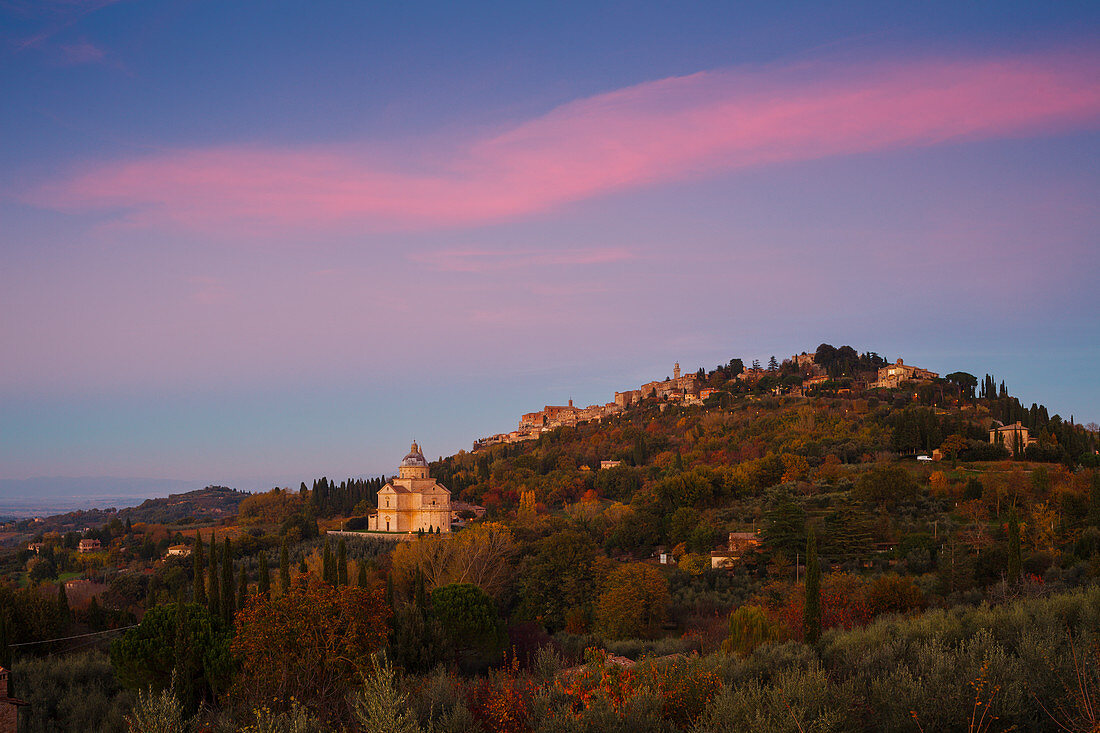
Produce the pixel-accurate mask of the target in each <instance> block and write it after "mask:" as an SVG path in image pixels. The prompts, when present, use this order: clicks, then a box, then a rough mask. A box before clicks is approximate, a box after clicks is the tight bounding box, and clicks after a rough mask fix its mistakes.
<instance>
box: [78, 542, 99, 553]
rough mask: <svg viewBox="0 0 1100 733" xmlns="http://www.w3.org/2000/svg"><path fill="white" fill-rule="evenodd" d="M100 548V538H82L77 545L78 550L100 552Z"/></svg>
mask: <svg viewBox="0 0 1100 733" xmlns="http://www.w3.org/2000/svg"><path fill="white" fill-rule="evenodd" d="M99 549H100V543H99V540H81V541H80V544H79V545H77V547H76V550H77V552H98V551H99Z"/></svg>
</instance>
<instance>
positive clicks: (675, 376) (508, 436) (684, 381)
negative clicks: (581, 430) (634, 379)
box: [473, 362, 705, 451]
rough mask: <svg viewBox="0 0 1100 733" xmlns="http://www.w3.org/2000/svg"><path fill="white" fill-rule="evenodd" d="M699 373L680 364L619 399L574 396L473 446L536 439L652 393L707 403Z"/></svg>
mask: <svg viewBox="0 0 1100 733" xmlns="http://www.w3.org/2000/svg"><path fill="white" fill-rule="evenodd" d="M698 382H699V375H698V374H687V375H681V374H680V364H679V363H678V362H677V363H676V364H675V365H674V366H673V367H672V377H671V378H670V379H663V380H661V381H659V382H647V383H646V384H643V385H642V386H641V387H639V388H638V389H632V390H627V391H626V392H616V393H615V400H614V401H613V402H608V403H607V404H605V405H589V406H588V407H576V406H575V405H574V404H573V400H569V404H568V405H546V406H545V407H543V408H542V409H541V410H539V411H538V412H528V413H525V414H524V415H522V416H521V417H520V419H519V428H518V429H516V430H513V431H512V432H510V433H499V434H497V435H491V436H489V437H488V438H481V439H479V440H476V441H474V446H473V449H474V451H478V450H480V449H482V448H487V447H489V446H491V445H497V444H498V443H520V442H523V441H525V440H535V439H537V438H538V437H539V436H540V435H542V434H543V433H545V432H547V431H550V430H553V429H554V428H559V427H563V426H568V427H573V426H575V425H577V424H579V423H582V422H590V421H592V420H596V421H599V420H603V419H604V418H605V417H611V416H612V415H618V414H619V413H621V412H622V411H623V410H624V409H626V408H627V407H630V406H631V405H635V404H638V403H639V402H641V401H642V400H644V399H646V398H648V397H655V398H657V399H665V400H667V401H669V402H683V403H684V404H687V405H701V404H703V399H705V398H703V397H701V396H700V394H699V390H698Z"/></svg>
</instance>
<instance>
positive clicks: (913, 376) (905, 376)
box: [870, 359, 940, 389]
mask: <svg viewBox="0 0 1100 733" xmlns="http://www.w3.org/2000/svg"><path fill="white" fill-rule="evenodd" d="M939 376H940V375H939V374H936V373H935V372H930V371H928V370H927V369H921V368H920V367H915V366H909V365H908V364H906V363H905V362H904V361H902V360H901V359H898V360H897V363H896V364H887V365H886V366H884V367H881V368H880V369H879V370H878V380H877V381H875V382H872V383H871V385H870V387H871V389H895V388H896V387H899V386H900V385H901V383H902V382H930V381H932V380H933V379H937V378H939Z"/></svg>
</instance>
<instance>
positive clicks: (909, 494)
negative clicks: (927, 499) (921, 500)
mask: <svg viewBox="0 0 1100 733" xmlns="http://www.w3.org/2000/svg"><path fill="white" fill-rule="evenodd" d="M917 494H918V487H917V482H916V480H914V479H913V477H912V475H910V473H909V472H908V471H906V470H905V468H904V467H902V466H899V465H895V464H885V465H877V466H875V467H874V468H872V469H871V470H869V471H867V472H866V473H864V474H863V475H862V476H860V477H859V479H858V480H857V481H856V485H855V488H853V490H852V496H853V497H855V498H856V499H858V500H860V501H865V502H868V503H870V504H877V505H879V506H895V505H897V504H900V503H903V502H907V501H912V500H913V499H915V498H916V497H917Z"/></svg>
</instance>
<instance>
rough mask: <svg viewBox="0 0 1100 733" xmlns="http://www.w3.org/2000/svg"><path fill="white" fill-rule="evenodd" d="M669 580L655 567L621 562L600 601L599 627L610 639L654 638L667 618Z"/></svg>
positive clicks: (598, 611)
mask: <svg viewBox="0 0 1100 733" xmlns="http://www.w3.org/2000/svg"><path fill="white" fill-rule="evenodd" d="M667 604H668V581H667V580H666V579H665V576H664V575H663V574H662V573H661V571H660V570H658V569H657V568H655V567H652V566H650V565H643V564H640V563H630V564H627V565H620V566H619V567H617V568H615V569H614V570H613V571H612V572H611V574H610V575H609V576H608V578H607V584H606V587H605V590H604V591H603V593H601V594H600V597H599V600H598V601H597V603H596V630H597V631H598V632H600V633H601V634H603V635H604V636H605V637H606V638H610V639H626V638H636V637H652V636H654V635H656V633H657V632H658V631H659V630H660V628H661V624H662V623H663V622H664V620H665V606H666V605H667Z"/></svg>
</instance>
